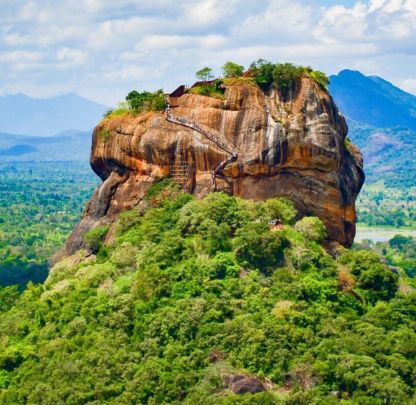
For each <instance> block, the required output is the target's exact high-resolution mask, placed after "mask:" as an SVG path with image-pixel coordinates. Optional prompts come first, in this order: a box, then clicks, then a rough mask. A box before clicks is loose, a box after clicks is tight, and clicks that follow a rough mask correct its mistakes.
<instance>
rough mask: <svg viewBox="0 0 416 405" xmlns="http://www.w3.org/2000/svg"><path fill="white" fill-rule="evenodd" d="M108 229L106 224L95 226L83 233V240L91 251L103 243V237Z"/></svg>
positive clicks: (96, 250) (97, 248)
mask: <svg viewBox="0 0 416 405" xmlns="http://www.w3.org/2000/svg"><path fill="white" fill-rule="evenodd" d="M108 229H109V226H108V225H102V226H97V227H95V228H92V229H90V230H89V231H88V232H87V233H86V234H85V236H84V242H85V243H86V245H87V247H88V248H89V249H90V250H91V251H93V252H98V250H99V249H100V247H101V246H102V244H103V241H104V237H105V236H106V235H107V232H108Z"/></svg>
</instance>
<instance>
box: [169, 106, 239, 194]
mask: <svg viewBox="0 0 416 405" xmlns="http://www.w3.org/2000/svg"><path fill="white" fill-rule="evenodd" d="M166 120H167V121H169V122H172V123H174V124H177V125H182V126H184V127H187V128H190V129H194V130H195V131H198V132H199V133H201V134H202V135H204V136H205V137H206V138H207V139H209V140H210V141H211V142H213V143H214V144H215V145H216V146H217V147H218V148H220V149H222V150H223V151H224V152H226V153H227V154H229V155H230V156H229V157H228V158H226V159H224V160H223V161H222V162H221V163H220V164H219V165H218V166H217V167H216V168H215V169H213V170H211V176H212V189H213V190H214V191H216V190H217V181H216V178H217V177H220V176H221V175H222V172H223V170H224V168H225V167H226V166H227V164H228V163H230V162H232V161H234V160H237V157H238V154H237V151H236V150H235V149H234V145H232V144H231V143H229V144H228V145H227V144H226V143H225V142H223V141H222V140H220V139H219V137H218V135H219V133H218V134H216V133H215V132H214V131H211V130H207V129H205V128H202V126H201V125H200V124H198V123H197V122H195V121H192V120H189V119H188V118H185V117H176V116H174V115H172V113H171V111H170V105H169V104H167V106H166ZM174 173H176V172H174ZM178 173H179V171H178ZM175 175H176V174H175ZM171 176H172V177H173V175H172V171H171ZM178 176H179V174H178ZM185 184H186V182H185Z"/></svg>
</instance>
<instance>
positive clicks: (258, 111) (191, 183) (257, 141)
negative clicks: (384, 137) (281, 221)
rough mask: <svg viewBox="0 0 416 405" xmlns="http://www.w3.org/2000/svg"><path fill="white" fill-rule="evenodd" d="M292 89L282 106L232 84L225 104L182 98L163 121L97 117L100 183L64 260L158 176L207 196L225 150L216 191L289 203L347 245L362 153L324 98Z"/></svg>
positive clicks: (94, 158)
mask: <svg viewBox="0 0 416 405" xmlns="http://www.w3.org/2000/svg"><path fill="white" fill-rule="evenodd" d="M292 90H293V91H291V92H290V95H289V96H287V97H286V98H285V99H284V98H283V97H282V95H281V94H280V93H279V92H278V91H277V90H274V89H271V90H269V91H266V92H263V91H262V90H261V89H260V88H259V87H258V86H255V85H251V84H244V85H232V86H227V87H226V90H225V94H224V99H222V100H221V99H218V98H212V97H207V96H202V95H196V94H184V95H183V96H181V97H180V98H179V99H177V100H175V107H172V108H170V114H169V115H168V116H167V114H165V113H154V112H148V113H144V114H141V115H139V116H137V117H132V116H119V117H114V118H111V119H105V120H103V121H102V122H101V123H100V124H99V125H98V126H97V127H96V128H95V130H94V135H93V145H92V151H91V166H92V168H93V170H94V171H95V172H96V173H97V174H98V175H99V176H100V177H101V179H102V180H103V184H102V185H101V186H100V187H98V188H97V190H96V191H95V193H94V195H93V197H92V199H91V201H90V202H89V204H88V206H87V208H86V210H85V212H84V215H83V217H82V219H81V221H80V223H79V224H78V225H77V227H76V228H75V229H74V231H73V233H72V234H71V236H70V237H69V239H68V241H67V242H66V245H65V247H64V252H63V253H64V254H71V253H73V252H74V251H75V250H77V249H79V248H80V247H81V246H82V243H83V242H82V237H83V235H84V234H85V232H87V230H88V229H90V228H91V227H94V226H96V225H99V224H102V223H111V222H112V221H113V220H114V219H115V218H116V217H117V215H118V214H119V213H120V212H122V211H124V210H127V209H131V208H133V207H135V206H137V205H138V204H140V202H141V201H142V199H143V196H144V194H145V192H146V190H147V189H148V188H149V187H150V186H151V184H152V183H153V182H154V181H155V180H156V179H158V178H160V177H163V176H171V177H173V180H174V181H175V182H177V183H179V184H180V185H181V186H183V187H184V188H185V189H187V190H188V191H189V192H191V193H193V194H194V195H196V196H197V197H203V196H204V195H206V194H207V193H209V192H211V191H212V178H211V170H213V169H214V168H216V167H217V166H218V165H219V164H220V162H221V161H223V160H224V159H225V158H229V157H230V154H231V153H232V152H236V153H237V154H238V157H237V159H235V160H234V161H231V162H230V163H228V164H227V165H226V166H225V168H224V170H223V171H222V172H221V176H219V177H217V189H218V190H224V191H226V192H228V193H230V194H233V195H235V196H239V197H242V198H248V199H255V200H263V199H267V198H271V197H278V196H283V197H288V198H290V199H291V200H292V201H293V202H294V204H295V206H296V208H297V209H298V210H299V213H300V215H301V216H305V215H314V216H318V217H320V218H321V219H322V220H323V221H324V223H325V224H326V227H327V232H328V236H329V239H330V240H333V241H337V242H339V243H341V244H343V245H345V246H350V245H351V244H352V242H353V239H354V235H355V220H356V215H355V205H354V204H355V199H356V197H357V194H358V192H359V191H360V189H361V186H362V184H363V181H364V173H363V167H362V157H361V154H360V152H359V151H358V149H356V148H355V147H354V146H353V145H352V144H350V143H349V142H348V141H346V139H345V138H346V135H347V126H346V123H345V120H344V118H343V117H342V115H340V114H339V112H338V109H337V108H336V106H335V104H334V102H333V100H332V98H331V97H330V95H329V94H328V93H327V92H326V91H324V90H322V89H321V88H320V87H319V86H318V85H317V84H316V83H315V82H314V81H313V80H312V79H310V78H309V77H303V78H302V79H300V80H299V81H298V83H297V85H296V88H294V89H292ZM167 118H170V120H168V119H167ZM172 121H173V122H172ZM179 121H181V122H182V123H181V122H179ZM190 124H192V125H190ZM192 126H194V127H195V128H197V129H194V128H191V127H192ZM207 134H208V135H209V134H211V135H214V136H216V137H217V138H218V142H217V143H216V142H213V141H212V139H209V137H207ZM221 145H223V146H224V145H226V146H227V148H225V149H227V151H226V150H224V148H222V147H221Z"/></svg>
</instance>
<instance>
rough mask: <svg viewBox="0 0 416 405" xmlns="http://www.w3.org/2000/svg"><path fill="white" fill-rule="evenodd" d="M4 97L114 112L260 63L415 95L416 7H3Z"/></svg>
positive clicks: (17, 0) (378, 3)
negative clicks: (141, 97) (132, 100)
mask: <svg viewBox="0 0 416 405" xmlns="http://www.w3.org/2000/svg"><path fill="white" fill-rule="evenodd" d="M0 7H1V8H0V9H1V14H0V95H4V94H10V93H17V92H23V93H26V94H29V95H31V96H34V97H50V96H54V95H58V94H62V93H67V92H75V93H77V94H80V95H82V96H85V97H87V98H91V99H93V100H96V101H99V102H101V103H105V104H108V105H114V104H115V103H116V102H117V101H118V100H121V99H122V98H123V97H124V96H125V95H126V93H127V92H128V91H130V90H132V89H138V90H144V89H149V90H152V89H157V88H161V87H163V88H164V89H166V90H170V89H173V88H175V87H176V85H178V84H180V83H184V84H191V83H192V82H193V81H194V72H195V71H196V70H198V69H199V68H201V67H203V66H211V67H212V68H214V70H215V71H216V72H218V73H219V72H220V67H221V65H222V64H223V63H224V62H225V61H227V60H232V61H235V62H238V63H241V64H243V65H245V66H247V65H249V63H250V62H251V61H253V60H256V59H258V58H264V59H268V60H271V61H273V62H278V61H279V62H286V61H290V62H294V63H300V64H307V65H311V66H313V67H314V68H316V69H320V70H323V71H325V72H326V73H328V74H333V73H337V72H338V71H339V70H341V69H343V68H350V69H357V70H360V71H362V72H364V73H365V74H375V75H379V76H382V77H383V78H385V79H387V80H389V81H391V82H393V83H394V84H396V85H398V86H400V87H402V88H404V89H405V90H407V91H410V92H412V93H414V94H416V0H369V1H354V0H351V1H350V0H335V1H329V0H262V1H254V0H198V1H196V0H174V1H173V0H151V1H149V0H146V1H142V0H117V1H115V0H77V1H73V0H60V1H55V0H13V1H10V0H0Z"/></svg>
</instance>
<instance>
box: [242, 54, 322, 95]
mask: <svg viewBox="0 0 416 405" xmlns="http://www.w3.org/2000/svg"><path fill="white" fill-rule="evenodd" d="M250 69H251V73H252V75H253V76H254V77H255V78H256V81H257V84H258V85H259V86H268V85H270V84H272V83H273V84H274V86H276V88H278V89H279V90H280V91H281V92H282V94H283V95H284V96H287V95H288V93H289V92H290V90H292V89H294V88H295V86H296V83H297V81H298V80H299V79H300V78H301V77H302V76H310V77H312V79H313V80H314V81H315V82H316V83H317V84H318V85H319V86H320V87H321V88H322V89H324V90H327V87H328V84H329V78H328V77H327V76H326V75H325V73H322V72H320V71H317V70H313V69H312V68H311V67H309V66H298V65H294V64H293V63H275V64H274V63H271V62H268V61H266V60H264V59H259V60H258V61H256V62H253V63H252V64H251V65H250Z"/></svg>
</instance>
